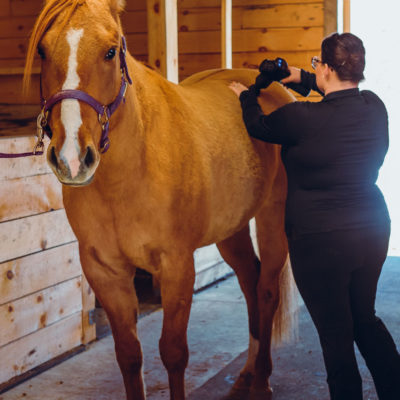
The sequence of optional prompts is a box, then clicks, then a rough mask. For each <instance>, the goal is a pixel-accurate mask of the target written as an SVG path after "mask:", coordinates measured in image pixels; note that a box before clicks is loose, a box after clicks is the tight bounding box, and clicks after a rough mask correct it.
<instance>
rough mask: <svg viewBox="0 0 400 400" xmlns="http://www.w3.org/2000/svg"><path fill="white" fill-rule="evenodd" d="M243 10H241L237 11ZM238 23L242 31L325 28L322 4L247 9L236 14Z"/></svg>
mask: <svg viewBox="0 0 400 400" xmlns="http://www.w3.org/2000/svg"><path fill="white" fill-rule="evenodd" d="M235 10H241V9H235ZM235 17H236V18H237V20H236V23H237V24H238V25H240V27H241V28H242V29H249V28H303V27H311V26H323V23H324V10H323V4H322V3H310V4H299V5H295V6H294V5H288V4H282V5H276V6H274V7H272V6H268V5H267V6H260V7H252V8H245V9H244V10H243V11H242V12H239V14H235Z"/></svg>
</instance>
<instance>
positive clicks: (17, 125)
mask: <svg viewBox="0 0 400 400" xmlns="http://www.w3.org/2000/svg"><path fill="white" fill-rule="evenodd" d="M39 112H40V106H39V105H27V104H25V105H19V106H18V107H17V106H10V105H8V104H0V115H1V120H0V137H4V136H27V135H29V136H30V135H35V134H36V118H37V116H38V114H39Z"/></svg>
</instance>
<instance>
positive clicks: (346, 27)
mask: <svg viewBox="0 0 400 400" xmlns="http://www.w3.org/2000/svg"><path fill="white" fill-rule="evenodd" d="M343 32H350V0H343Z"/></svg>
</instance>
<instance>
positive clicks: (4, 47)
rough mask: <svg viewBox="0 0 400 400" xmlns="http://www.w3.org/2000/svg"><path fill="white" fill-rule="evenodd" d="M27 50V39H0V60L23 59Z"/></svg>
mask: <svg viewBox="0 0 400 400" xmlns="http://www.w3.org/2000/svg"><path fill="white" fill-rule="evenodd" d="M27 49H28V38H7V39H4V38H1V39H0V59H2V58H24V57H25V55H26V51H27Z"/></svg>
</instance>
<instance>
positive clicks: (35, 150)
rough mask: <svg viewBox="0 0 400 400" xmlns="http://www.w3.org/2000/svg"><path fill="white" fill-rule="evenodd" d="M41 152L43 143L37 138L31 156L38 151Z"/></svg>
mask: <svg viewBox="0 0 400 400" xmlns="http://www.w3.org/2000/svg"><path fill="white" fill-rule="evenodd" d="M43 150H44V142H43V140H42V139H40V138H38V140H37V142H36V144H35V147H34V148H33V151H32V153H33V155H35V154H36V153H37V152H38V151H39V152H43Z"/></svg>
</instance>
